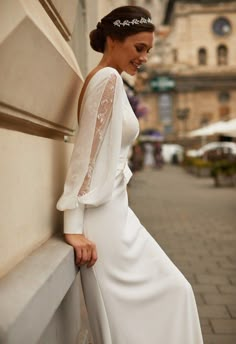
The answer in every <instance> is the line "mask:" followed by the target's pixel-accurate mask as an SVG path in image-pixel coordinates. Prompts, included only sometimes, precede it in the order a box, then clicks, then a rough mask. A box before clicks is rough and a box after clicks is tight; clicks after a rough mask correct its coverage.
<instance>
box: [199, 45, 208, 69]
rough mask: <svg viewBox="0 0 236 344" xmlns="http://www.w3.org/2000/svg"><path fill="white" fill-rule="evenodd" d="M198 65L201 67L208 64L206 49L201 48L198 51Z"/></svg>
mask: <svg viewBox="0 0 236 344" xmlns="http://www.w3.org/2000/svg"><path fill="white" fill-rule="evenodd" d="M198 64H199V65H206V64H207V51H206V49H205V48H200V49H199V50H198Z"/></svg>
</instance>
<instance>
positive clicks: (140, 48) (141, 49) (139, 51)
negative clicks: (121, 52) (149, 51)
mask: <svg viewBox="0 0 236 344" xmlns="http://www.w3.org/2000/svg"><path fill="white" fill-rule="evenodd" d="M135 48H136V51H137V52H138V53H141V52H142V51H143V47H135Z"/></svg>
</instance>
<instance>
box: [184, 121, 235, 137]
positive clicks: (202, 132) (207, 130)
mask: <svg viewBox="0 0 236 344" xmlns="http://www.w3.org/2000/svg"><path fill="white" fill-rule="evenodd" d="M235 131H236V118H235V119H232V120H230V121H227V122H226V121H219V122H215V123H212V124H209V125H207V126H205V127H203V128H200V129H196V130H193V131H190V133H188V136H189V137H195V136H211V135H215V134H224V135H229V136H230V133H235Z"/></svg>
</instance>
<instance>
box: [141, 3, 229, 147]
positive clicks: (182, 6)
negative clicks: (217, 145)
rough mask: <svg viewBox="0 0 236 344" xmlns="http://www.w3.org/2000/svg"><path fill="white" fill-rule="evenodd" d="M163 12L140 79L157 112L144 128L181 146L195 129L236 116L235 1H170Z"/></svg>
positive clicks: (143, 121)
mask: <svg viewBox="0 0 236 344" xmlns="http://www.w3.org/2000/svg"><path fill="white" fill-rule="evenodd" d="M164 11H165V13H164V18H163V20H162V22H161V25H160V26H158V28H157V36H156V44H155V51H154V53H153V55H152V57H151V58H150V60H149V63H148V64H147V68H146V69H145V70H144V71H143V72H141V73H140V75H139V78H138V80H137V87H138V90H139V91H140V92H141V93H143V97H144V99H145V101H147V102H148V103H149V104H150V106H151V108H152V111H151V113H150V115H149V117H148V116H147V117H146V118H145V119H142V121H141V125H142V127H144V128H145V127H153V126H154V127H156V128H157V129H159V130H161V131H163V133H164V134H165V137H166V140H167V141H176V140H177V141H179V142H181V141H182V139H183V138H184V137H185V136H186V134H187V133H188V132H189V131H191V130H193V129H196V128H199V127H201V126H205V125H207V124H209V123H212V122H216V121H220V120H228V119H231V118H234V117H236V110H235V109H236V33H235V29H236V28H235V23H236V3H235V1H230V0H229V1H217V0H202V1H194V0H191V1H188V0H169V1H168V3H167V5H166V6H164ZM145 80H148V82H145ZM150 92H151V93H150Z"/></svg>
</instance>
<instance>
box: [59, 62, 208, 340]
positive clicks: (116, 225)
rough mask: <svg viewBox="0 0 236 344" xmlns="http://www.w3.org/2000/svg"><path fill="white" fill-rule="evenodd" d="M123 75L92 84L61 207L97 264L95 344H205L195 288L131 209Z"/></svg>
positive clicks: (88, 290)
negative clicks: (89, 246) (90, 244)
mask: <svg viewBox="0 0 236 344" xmlns="http://www.w3.org/2000/svg"><path fill="white" fill-rule="evenodd" d="M138 130H139V128H138V121H137V119H136V117H135V115H134V113H133V111H132V108H131V107H130V104H129V101H128V99H127V96H126V93H125V90H124V87H123V82H122V78H121V76H120V75H119V74H118V72H117V71H116V70H115V69H113V68H110V67H106V68H103V69H101V70H99V71H98V72H97V73H96V74H95V75H94V76H93V77H92V78H91V80H90V81H89V83H88V85H87V89H86V91H85V94H84V97H83V102H82V106H81V118H80V125H79V130H78V135H77V137H76V141H75V145H74V151H73V154H72V158H71V162H70V165H69V169H68V173H67V178H66V182H65V186H64V193H63V194H62V196H61V198H60V199H59V201H58V203H57V208H58V209H59V210H62V211H64V231H65V233H82V232H83V233H84V234H85V235H86V236H87V237H88V238H89V239H90V240H91V241H93V242H95V243H96V246H97V251H98V260H97V262H96V264H95V265H94V266H93V267H92V268H89V269H88V268H87V267H86V266H83V267H81V279H82V286H83V292H84V297H85V302H86V306H87V310H88V316H89V321H90V325H91V330H92V335H93V339H94V344H146V343H151V344H202V343H203V340H202V335H201V329H200V324H199V318H198V313H197V308H196V303H195V298H194V295H193V292H192V288H191V286H190V284H189V283H188V281H187V280H186V279H185V277H184V276H183V275H182V273H181V272H180V271H179V270H178V269H177V267H176V266H175V265H174V264H173V263H172V262H171V260H170V259H169V258H168V257H167V255H166V254H165V253H164V252H163V250H162V249H161V248H160V247H159V245H158V244H157V242H156V241H155V240H154V239H153V238H152V237H151V236H150V234H149V233H148V232H147V231H146V229H145V228H144V227H143V226H142V224H141V223H140V221H139V220H138V218H137V217H136V215H135V214H134V213H133V211H132V210H131V209H130V208H129V206H128V199H127V192H126V185H127V183H128V181H129V178H130V177H131V174H132V173H131V172H130V170H129V168H128V165H127V156H128V153H129V147H130V145H131V144H132V142H133V141H134V139H135V138H136V136H137V135H138Z"/></svg>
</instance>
